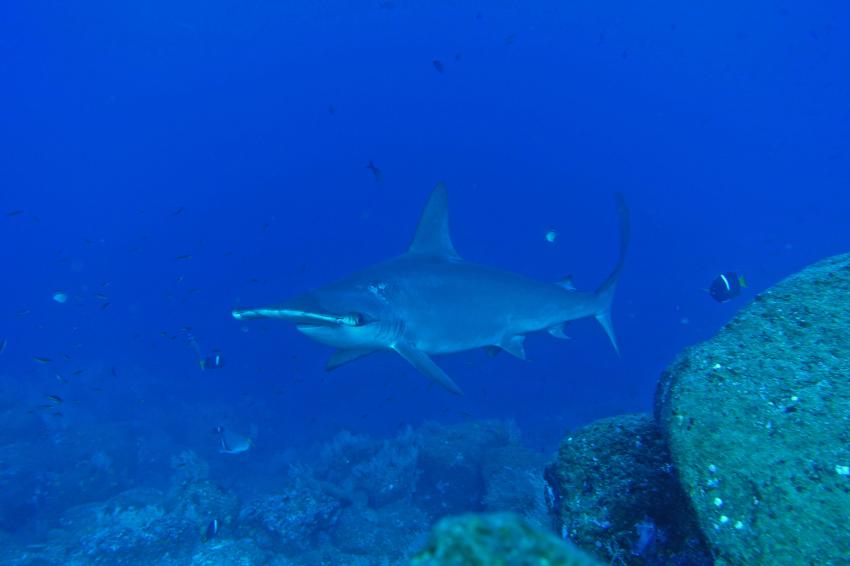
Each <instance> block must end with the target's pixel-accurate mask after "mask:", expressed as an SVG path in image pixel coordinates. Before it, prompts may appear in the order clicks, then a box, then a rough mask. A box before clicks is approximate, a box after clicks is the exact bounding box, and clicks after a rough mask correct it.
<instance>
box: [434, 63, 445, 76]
mask: <svg viewBox="0 0 850 566" xmlns="http://www.w3.org/2000/svg"><path fill="white" fill-rule="evenodd" d="M431 64H432V65H434V68H435V69H437V72H438V73H440V74H441V75H442V74H443V71H444V70H445V67H443V62H442V61H440V60H439V59H434V60H433V61H431Z"/></svg>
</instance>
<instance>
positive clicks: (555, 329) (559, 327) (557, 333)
mask: <svg viewBox="0 0 850 566" xmlns="http://www.w3.org/2000/svg"><path fill="white" fill-rule="evenodd" d="M566 326H567V323H566V322H563V323H561V324H556V325H555V326H550V327H549V328H548V332H549V334H551V335H552V336H554V337H555V338H560V339H561V340H569V339H570V337H569V336H567V335H566V334H565V333H564V328H566Z"/></svg>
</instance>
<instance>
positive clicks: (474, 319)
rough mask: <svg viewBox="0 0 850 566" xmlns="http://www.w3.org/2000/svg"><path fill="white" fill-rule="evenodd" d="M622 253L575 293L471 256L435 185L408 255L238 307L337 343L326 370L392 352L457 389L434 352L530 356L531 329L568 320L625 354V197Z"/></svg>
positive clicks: (560, 331)
mask: <svg viewBox="0 0 850 566" xmlns="http://www.w3.org/2000/svg"><path fill="white" fill-rule="evenodd" d="M616 197H617V209H618V213H619V219H620V253H619V258H618V260H617V263H616V265H615V266H614V269H613V271H611V274H610V275H609V276H608V278H607V279H606V280H605V281H604V282H603V283H602V285H600V286H599V288H598V289H596V291H595V292H580V291H577V290H575V288H574V287H573V286H572V283H571V282H570V280H569V279H565V280H563V281H560V282H557V283H550V282H540V281H536V280H534V279H530V278H527V277H524V276H522V275H518V274H515V273H510V272H507V271H502V270H499V269H495V268H492V267H486V266H483V265H478V264H475V263H470V262H468V261H464V260H463V259H461V257H460V256H459V255H458V253H457V251H455V248H454V245H452V241H451V237H450V233H449V217H448V207H447V191H446V187H445V185H443V184H442V183H440V184H438V185H437V186H436V187H435V188H434V190H433V191H432V192H431V196H430V198H429V199H428V203H427V205H426V206H425V210H424V211H423V212H422V217H421V218H420V220H419V226H418V227H417V229H416V234H415V235H414V237H413V242H412V243H411V244H410V247H409V248H408V249H407V252H406V253H404V254H402V255H400V256H398V257H395V258H393V259H390V260H388V261H385V262H382V263H378V264H376V265H373V266H370V267H367V268H366V269H364V270H362V271H360V272H358V273H355V274H354V275H351V276H349V277H346V278H344V279H341V280H339V281H337V282H335V283H331V284H330V285H327V286H325V287H322V288H320V289H317V290H315V291H311V292H308V293H305V294H303V295H300V296H298V297H295V298H294V299H292V300H289V301H286V302H284V303H282V304H279V305H275V306H268V307H261V308H252V309H235V310H233V317H234V318H236V319H237V320H246V319H256V318H276V319H282V320H286V321H290V322H293V323H295V325H296V328H297V329H298V330H299V331H301V332H302V333H304V334H306V335H307V336H308V337H310V338H313V339H314V340H317V341H318V342H321V343H324V344H327V345H330V346H333V347H334V348H337V350H336V351H335V352H334V353H333V354H332V355H331V357H330V359H329V360H328V362H327V366H326V368H327V369H328V370H332V369H334V368H337V367H339V366H341V365H343V364H345V363H348V362H350V361H353V360H356V359H358V358H361V357H363V356H365V355H367V354H371V353H373V352H377V351H381V350H392V351H395V352H397V353H398V354H399V355H400V356H401V357H402V358H404V359H405V360H407V361H408V362H410V363H411V364H412V365H413V367H415V368H416V369H417V370H419V371H420V372H422V373H423V374H425V375H426V376H428V377H429V378H431V379H432V380H434V381H435V382H437V383H439V384H440V385H442V386H443V387H445V388H446V389H448V390H449V391H451V392H452V393H456V394H458V395H460V394H462V391H461V389H460V387H458V386H457V384H455V382H454V381H453V380H452V379H451V378H450V377H449V376H448V375H447V374H446V373H445V372H444V371H443V370H442V369H440V367H439V366H437V364H435V363H434V362H433V360H432V359H431V357H430V356H431V355H436V354H450V353H454V352H462V351H465V350H472V349H476V348H486V349H487V350H489V351H492V352H498V351H501V350H504V351H506V352H509V353H510V354H512V355H514V356H516V357H518V358H521V359H525V351H524V348H523V342H524V340H525V337H526V335H527V334H529V333H532V332H539V331H548V332H549V334H551V335H553V336H555V337H558V338H566V335H565V334H564V326H565V325H566V324H567V323H568V322H570V321H572V320H576V319H580V318H585V317H589V316H592V317H595V318H596V320H598V321H599V323H600V324H601V325H602V328H603V329H604V330H605V332H606V333H607V334H608V337H609V338H610V339H611V343H612V344H613V346H614V349H615V351H617V353H618V354H619V348H618V346H617V340H616V337H615V335H614V327H613V325H612V322H611V302H612V300H613V298H614V290H615V288H616V286H617V281H618V279H619V277H620V272H621V271H622V268H623V262H624V259H625V254H626V248H627V247H628V242H629V215H628V209H627V208H626V205H625V201H624V200H623V197H622V195H620V194H617V195H616Z"/></svg>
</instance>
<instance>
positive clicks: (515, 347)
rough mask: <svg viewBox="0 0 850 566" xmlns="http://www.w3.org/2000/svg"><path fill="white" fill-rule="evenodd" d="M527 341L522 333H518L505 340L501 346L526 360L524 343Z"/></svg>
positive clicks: (511, 353)
mask: <svg viewBox="0 0 850 566" xmlns="http://www.w3.org/2000/svg"><path fill="white" fill-rule="evenodd" d="M524 343H525V336H524V335H522V334H517V335H516V336H511V337H510V338H508V339H506V340H503V341H502V343H501V344H499V347H500V348H501V349H502V350H504V351H506V352H507V353H509V354H510V355H512V356H516V357H517V358H519V359H521V360H524V359H525V347H524V346H523V344H524Z"/></svg>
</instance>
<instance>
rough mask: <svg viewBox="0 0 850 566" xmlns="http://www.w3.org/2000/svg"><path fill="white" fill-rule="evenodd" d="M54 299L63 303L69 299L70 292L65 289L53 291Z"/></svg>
mask: <svg viewBox="0 0 850 566" xmlns="http://www.w3.org/2000/svg"><path fill="white" fill-rule="evenodd" d="M53 300H54V301H56V302H57V303H59V304H62V303H64V302H66V301H67V300H68V294H67V293H65V292H63V291H56V292H55V293H53Z"/></svg>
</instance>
